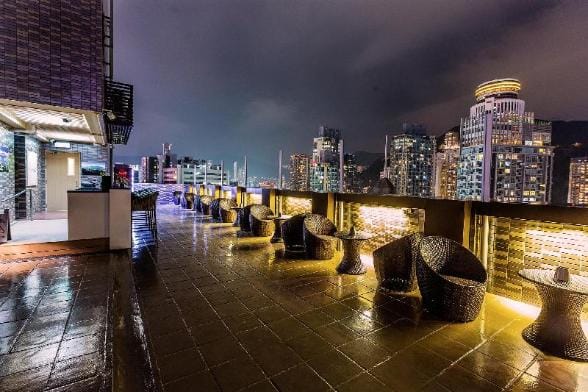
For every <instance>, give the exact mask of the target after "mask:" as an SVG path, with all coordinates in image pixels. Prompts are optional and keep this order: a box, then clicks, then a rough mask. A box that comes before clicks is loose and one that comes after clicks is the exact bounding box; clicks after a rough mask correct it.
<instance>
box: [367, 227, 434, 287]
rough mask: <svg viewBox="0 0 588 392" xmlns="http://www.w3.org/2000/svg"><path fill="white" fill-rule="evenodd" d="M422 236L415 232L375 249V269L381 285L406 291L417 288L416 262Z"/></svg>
mask: <svg viewBox="0 0 588 392" xmlns="http://www.w3.org/2000/svg"><path fill="white" fill-rule="evenodd" d="M422 238H423V235H422V234H420V233H414V234H411V235H407V236H405V237H402V238H399V239H397V240H395V241H392V242H390V243H388V244H386V245H384V246H382V247H380V248H378V249H376V250H375V251H374V253H373V257H374V269H375V270H376V277H377V278H378V282H379V283H380V286H381V287H383V288H385V289H388V290H392V291H397V292H405V293H407V292H411V291H414V290H416V288H417V281H416V262H417V258H418V257H419V244H420V241H421V239H422Z"/></svg>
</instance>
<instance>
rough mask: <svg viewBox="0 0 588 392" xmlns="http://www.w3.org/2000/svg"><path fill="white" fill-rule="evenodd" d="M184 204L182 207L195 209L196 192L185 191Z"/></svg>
mask: <svg viewBox="0 0 588 392" xmlns="http://www.w3.org/2000/svg"><path fill="white" fill-rule="evenodd" d="M183 204H184V205H183V206H182V207H184V208H185V209H187V210H193V209H194V194H193V193H190V192H184V203H183Z"/></svg>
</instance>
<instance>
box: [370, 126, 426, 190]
mask: <svg viewBox="0 0 588 392" xmlns="http://www.w3.org/2000/svg"><path fill="white" fill-rule="evenodd" d="M402 132H403V133H402V134H400V135H394V136H392V137H391V138H390V143H389V146H388V151H387V154H386V155H387V157H386V161H385V162H384V170H383V171H382V173H381V177H383V178H388V179H389V180H390V182H391V183H392V185H393V186H394V189H395V192H396V194H398V195H405V196H418V197H430V196H431V195H432V191H433V155H434V153H435V137H434V136H428V135H427V134H426V130H425V128H424V127H423V126H422V125H419V124H403V125H402Z"/></svg>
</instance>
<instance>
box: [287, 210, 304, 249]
mask: <svg viewBox="0 0 588 392" xmlns="http://www.w3.org/2000/svg"><path fill="white" fill-rule="evenodd" d="M307 215H308V214H298V215H294V216H293V217H292V218H290V219H288V220H287V221H286V222H284V223H283V224H282V239H283V240H284V248H285V255H286V256H288V257H296V256H300V255H302V256H304V218H306V216H307Z"/></svg>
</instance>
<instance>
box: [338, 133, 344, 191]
mask: <svg viewBox="0 0 588 392" xmlns="http://www.w3.org/2000/svg"><path fill="white" fill-rule="evenodd" d="M344 166H345V157H344V155H343V139H341V140H339V192H340V193H343V174H344V173H345V170H344Z"/></svg>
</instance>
